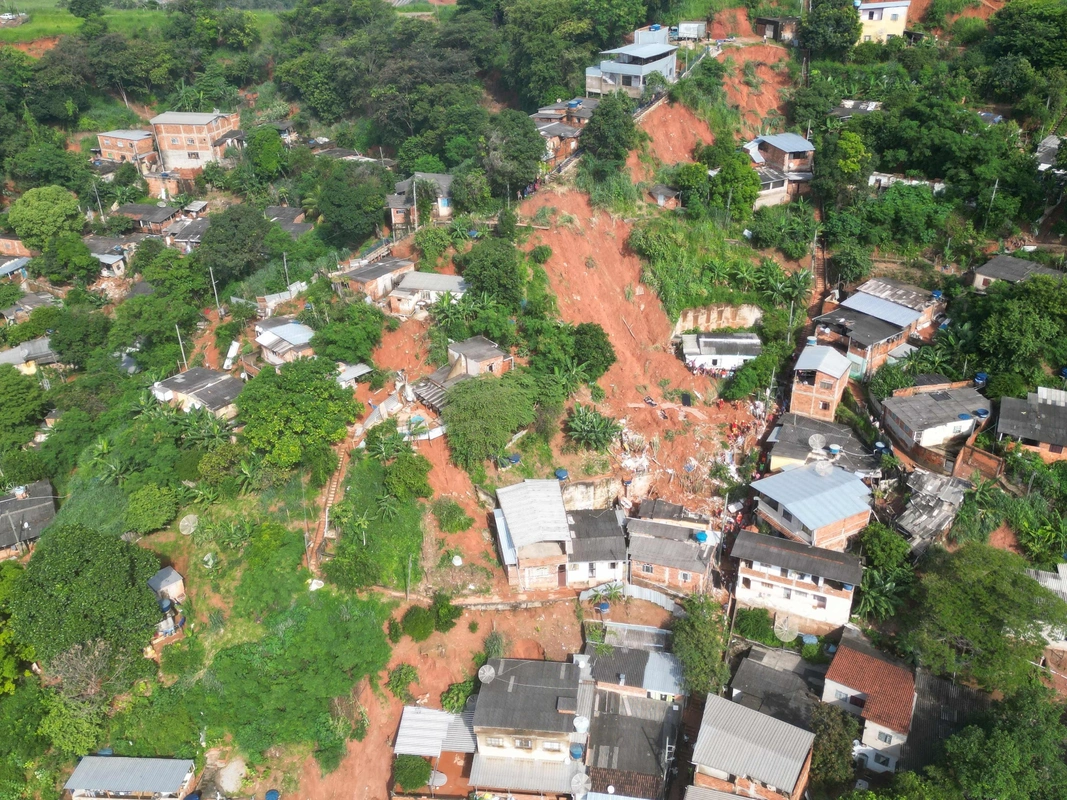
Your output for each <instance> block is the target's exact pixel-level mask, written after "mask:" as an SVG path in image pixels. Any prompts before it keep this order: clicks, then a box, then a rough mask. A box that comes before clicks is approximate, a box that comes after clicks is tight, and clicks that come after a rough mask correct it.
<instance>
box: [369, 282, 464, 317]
mask: <svg viewBox="0 0 1067 800" xmlns="http://www.w3.org/2000/svg"><path fill="white" fill-rule="evenodd" d="M466 293H467V282H466V281H465V280H463V278H461V277H460V276H459V275H441V274H439V273H437V272H406V273H404V274H403V275H401V276H400V280H399V281H398V282H397V283H396V285H395V286H394V288H393V290H392V291H391V292H389V295H388V296H387V297H386V300H387V302H388V304H389V311H390V312H391V313H393V314H400V315H403V316H408V315H410V314H414V313H415V312H416V311H418V310H419V309H420V308H425V307H426V306H431V305H433V304H434V303H436V302H437V301H438V300H440V299H441V298H442V297H444V296H445V294H449V295H450V296H451V297H452V298H453V299H454V300H458V299H459V298H461V297H463V295H464V294H466Z"/></svg>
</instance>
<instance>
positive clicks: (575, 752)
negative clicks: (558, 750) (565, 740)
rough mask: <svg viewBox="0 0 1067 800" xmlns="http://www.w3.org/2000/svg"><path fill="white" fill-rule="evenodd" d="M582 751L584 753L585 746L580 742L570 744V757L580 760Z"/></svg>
mask: <svg viewBox="0 0 1067 800" xmlns="http://www.w3.org/2000/svg"><path fill="white" fill-rule="evenodd" d="M584 753H585V748H584V747H582V746H581V745H580V744H572V745H571V758H573V759H574V760H575V761H581V760H582V755H583V754H584Z"/></svg>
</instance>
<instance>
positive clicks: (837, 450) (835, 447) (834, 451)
mask: <svg viewBox="0 0 1067 800" xmlns="http://www.w3.org/2000/svg"><path fill="white" fill-rule="evenodd" d="M826 449H827V450H829V451H830V455H832V456H839V455H841V445H839V444H832V445H829V446H828V447H827V448H826Z"/></svg>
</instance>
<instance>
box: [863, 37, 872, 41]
mask: <svg viewBox="0 0 1067 800" xmlns="http://www.w3.org/2000/svg"><path fill="white" fill-rule="evenodd" d="M870 40H871V37H870V36H864V37H863V41H865V42H869V41H870Z"/></svg>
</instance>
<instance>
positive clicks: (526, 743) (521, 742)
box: [515, 739, 533, 750]
mask: <svg viewBox="0 0 1067 800" xmlns="http://www.w3.org/2000/svg"><path fill="white" fill-rule="evenodd" d="M515 747H516V748H517V749H519V750H533V740H532V739H516V740H515Z"/></svg>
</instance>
